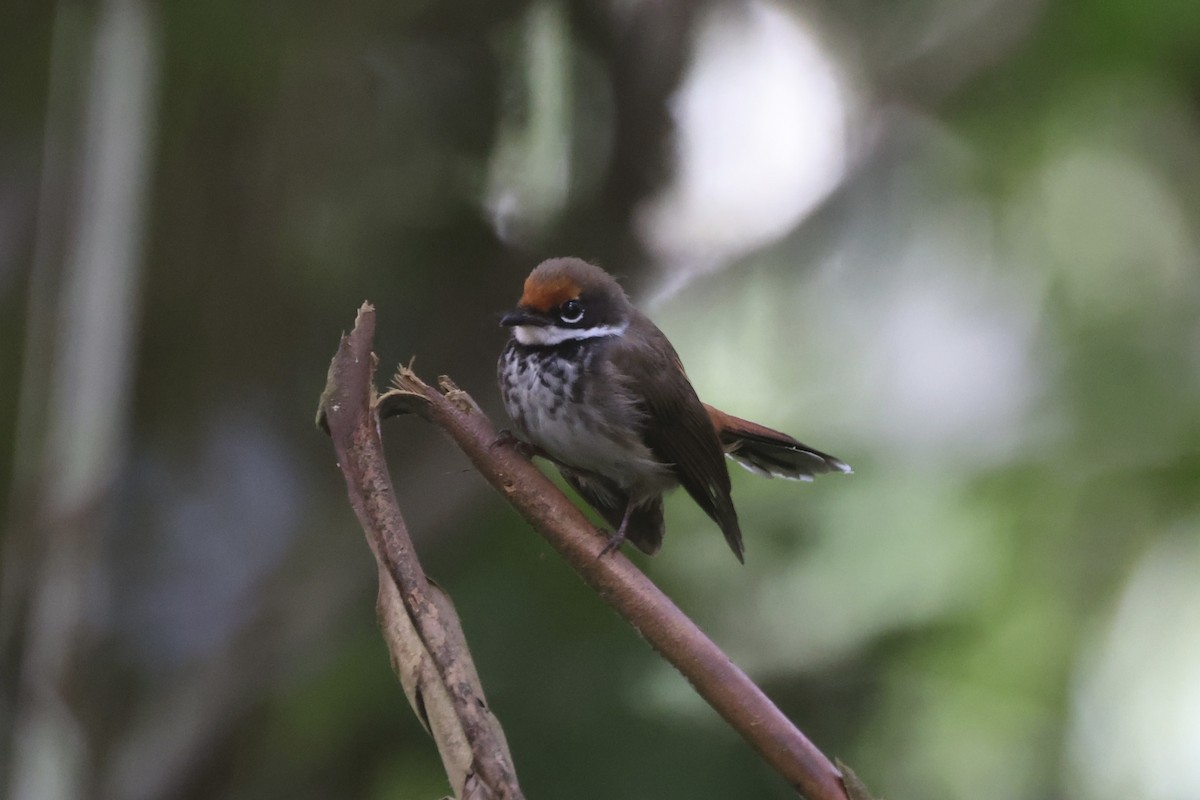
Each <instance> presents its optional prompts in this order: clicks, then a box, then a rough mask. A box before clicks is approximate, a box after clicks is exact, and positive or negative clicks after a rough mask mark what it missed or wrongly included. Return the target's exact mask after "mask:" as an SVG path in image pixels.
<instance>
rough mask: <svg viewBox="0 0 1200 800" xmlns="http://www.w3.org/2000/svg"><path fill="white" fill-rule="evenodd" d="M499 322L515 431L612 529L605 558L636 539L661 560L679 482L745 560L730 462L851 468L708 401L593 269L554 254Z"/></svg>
mask: <svg viewBox="0 0 1200 800" xmlns="http://www.w3.org/2000/svg"><path fill="white" fill-rule="evenodd" d="M500 324H501V325H502V326H504V327H507V328H510V329H511V330H512V337H511V338H510V340H509V342H508V345H507V346H506V347H505V348H504V352H503V353H502V354H501V356H500V363H499V366H498V373H499V382H500V394H501V396H502V397H503V399H504V407H505V409H506V410H507V411H508V415H509V416H510V417H511V418H512V421H513V424H514V425H515V427H516V433H517V434H518V436H520V438H521V439H523V440H525V441H526V442H528V443H529V444H530V445H532V446H533V448H534V449H535V452H538V453H540V454H541V455H544V456H546V457H547V458H549V459H550V460H552V461H553V462H554V463H555V464H556V465H557V467H558V469H559V472H561V473H562V476H563V478H564V479H566V481H567V483H569V484H570V485H571V486H572V487H573V488H574V489H575V491H577V492H578V493H579V494H580V495H581V496H582V497H583V498H584V499H585V500H587V501H588V503H590V504H591V505H592V507H593V508H595V509H596V510H597V511H598V512H600V515H601V516H603V517H604V519H606V520H607V521H608V522H609V524H611V525H612V526H613V528H614V529H615V532H614V533H613V535H612V537H611V538H610V539H609V540H608V543H607V544H606V545H605V547H604V550H603V551H602V553H601V554H604V553H608V552H611V551H613V550H615V549H616V548H618V547H620V546H621V543H622V542H623V541H625V539H629V540H630V541H631V542H633V543H634V544H635V545H637V546H638V548H640V549H641V550H642V551H644V552H646V553H654V552H656V551H657V550H658V549H659V547H660V546H661V545H662V539H663V502H662V497H663V492H665V491H667V490H668V489H672V488H674V487H675V486H678V485H680V484H682V485H683V488H684V489H686V490H687V492H688V494H690V495H691V496H692V499H693V500H695V501H696V503H697V504H698V505H699V506H700V507H701V508H702V509H704V511H705V513H706V514H708V516H710V517H712V519H713V521H714V522H716V523H717V525H719V526H720V528H721V532H722V533H724V534H725V541H727V542H728V543H729V547H730V548H731V549H732V550H733V553H734V555H736V556H737V558H738V561H743V560H744V559H743V554H744V552H745V548H744V546H743V544H742V532H741V529H740V528H739V527H738V519H737V512H736V511H735V510H734V508H733V499H732V498H731V497H730V495H729V492H730V485H729V471H728V470H727V469H726V467H725V456H726V455H728V456H729V457H730V458H733V459H734V460H736V461H738V462H739V463H741V464H742V465H743V466H744V467H746V468H747V469H749V470H750V471H751V472H755V473H758V474H760V475H766V476H768V477H770V476H774V475H779V476H781V477H785V478H792V479H795V480H812V477H813V476H814V475H816V474H819V473H823V472H850V467H849V466H847V465H846V464H845V463H844V462H843V461H841V460H839V459H837V458H834V457H833V456H831V455H828V454H826V453H822V452H821V451H819V450H814V449H813V448H811V447H809V446H808V445H804V444H801V443H800V442H798V441H796V440H795V439H793V438H792V437H790V436H788V435H787V434H785V433H780V432H778V431H774V430H771V429H770V428H766V427H763V426H762V425H758V424H756V423H753V422H748V421H746V420H744V419H739V418H738V417H735V416H732V415H730V414H726V413H724V412H722V411H718V410H717V409H715V408H713V407H712V406H709V405H707V404H705V403H702V402H700V398H699V397H697V396H696V391H695V389H693V388H692V384H691V381H689V380H688V377H687V374H686V373H685V372H684V370H683V364H682V363H680V360H679V356H678V355H677V354H676V353H675V348H673V347H672V346H671V343H670V342H669V341H667V337H666V336H665V335H664V334H663V332H662V331H660V330H659V329H658V328H657V327H656V326H655V324H654V323H653V322H651V321H650V320H649V319H647V318H646V317H645V316H644V315H643V314H642V313H641V312H640V311H638V310H637V309H636V308H634V307H633V304H632V303H631V302H630V301H629V298H628V297H627V296H626V294H625V292H624V290H622V289H621V286H620V284H618V283H617V282H616V280H615V279H614V278H613V277H612V276H611V275H609V274H608V273H607V272H605V271H604V270H602V269H601V268H600V267H597V266H595V265H594V264H589V263H588V262H586V261H583V260H581V259H578V258H552V259H550V260H548V261H543V262H542V263H541V264H539V265H538V266H537V267H536V268H535V269H534V270H533V272H531V273H530V275H529V277H528V278H527V279H526V280H525V291H524V294H522V295H521V299H520V301H519V302H518V304H517V307H516V308H515V309H513V310H512V311H510V312H508V313H507V314H505V315H504V318H503V319H501V321H500Z"/></svg>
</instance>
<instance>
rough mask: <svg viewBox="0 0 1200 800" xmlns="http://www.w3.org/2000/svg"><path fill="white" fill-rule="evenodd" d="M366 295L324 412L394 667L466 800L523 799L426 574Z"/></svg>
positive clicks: (458, 635)
mask: <svg viewBox="0 0 1200 800" xmlns="http://www.w3.org/2000/svg"><path fill="white" fill-rule="evenodd" d="M374 332H375V312H374V309H373V308H371V307H370V306H369V305H366V304H364V305H363V307H362V308H361V309H359V313H358V318H357V319H356V321H355V326H354V330H353V331H352V332H351V333H350V335H349V336H343V337H342V341H341V344H340V345H339V347H338V352H337V355H336V356H335V357H334V359H333V363H332V364H330V367H329V377H328V381H327V383H326V386H325V391H324V393H323V394H322V395H321V404H320V408H319V410H318V412H317V421H318V424H320V425H321V426H322V427H324V428H325V429H326V430H327V431H328V432H329V434H330V436H331V437H332V439H333V446H334V450H335V451H336V452H337V456H338V466H339V467H341V469H342V472H343V474H344V475H345V478H346V488H347V491H348V493H349V496H350V504H351V506H352V507H353V508H354V513H355V515H357V517H358V520H359V523H360V524H361V525H362V527H363V531H364V532H365V533H366V535H367V542H368V544H370V546H371V551H372V552H373V553H374V554H375V559H376V561H377V563H378V567H379V594H378V600H377V608H378V613H379V625H380V629H381V630H382V632H383V636H384V639H385V640H386V642H387V646H388V651H389V652H390V654H391V661H392V668H393V669H394V670H395V672H396V675H397V676H398V677H399V678H400V683H401V685H402V686H403V687H404V693H405V695H406V696H407V697H408V699H409V702H410V703H411V704H412V707H413V710H414V711H415V712H416V714H417V716H418V718H420V720H421V722H422V724H424V725H425V727H426V729H427V730H428V731H429V732H430V734H431V735H432V736H433V738H434V741H435V742H436V743H437V747H438V752H439V753H440V754H441V757H442V763H443V765H444V766H445V769H446V775H447V777H448V778H449V779H450V785H451V786H452V787H453V789H454V793H455V797H457V798H459V800H490V799H491V798H496V800H521V798H522V797H523V795H522V794H521V789H520V787H519V786H518V784H517V777H516V772H515V770H514V768H513V763H512V756H511V755H510V753H509V751H508V744H507V742H506V741H505V739H504V734H503V732H502V731H501V729H500V725H499V723H498V722H497V721H496V719H495V717H493V716H492V713H491V711H490V710H489V709H488V707H487V702H486V700H485V699H484V695H483V688H482V686H481V685H480V682H479V676H478V675H477V673H476V671H475V665H474V663H473V662H472V660H471V653H470V650H469V649H468V648H467V643H466V639H465V637H464V636H463V633H462V626H461V624H460V623H459V620H458V614H457V613H456V612H455V610H454V606H453V605H452V604H451V603H450V600H449V598H448V597H446V595H445V593H443V592H442V591H441V589H440V588H438V587H437V586H436V585H434V584H433V583H431V582H430V581H429V580H428V578H426V576H425V573H424V571H423V570H422V569H421V565H420V562H419V561H418V560H417V556H416V552H415V551H414V549H413V545H412V540H411V539H410V538H409V535H408V530H407V528H406V527H405V525H404V519H403V517H402V516H401V515H400V509H399V507H398V506H397V504H396V497H395V493H394V491H393V489H392V483H391V478H390V477H389V475H388V472H387V464H386V462H385V460H384V456H383V445H382V442H381V441H380V438H379V423H378V416H377V415H376V413H375V400H376V398H375V391H374V386H373V382H372V381H373V377H374V371H375V358H374V356H373V355H372V353H371V340H372V338H373V336H374Z"/></svg>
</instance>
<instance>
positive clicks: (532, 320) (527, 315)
mask: <svg viewBox="0 0 1200 800" xmlns="http://www.w3.org/2000/svg"><path fill="white" fill-rule="evenodd" d="M549 324H550V320H548V319H546V318H545V317H543V316H542V315H540V314H534V313H532V312H530V311H529V310H528V309H524V308H514V309H513V310H512V311H510V312H508V313H507V314H505V315H504V316H503V317H501V318H500V327H502V328H514V327H516V326H517V325H536V326H539V327H543V326H546V325H549Z"/></svg>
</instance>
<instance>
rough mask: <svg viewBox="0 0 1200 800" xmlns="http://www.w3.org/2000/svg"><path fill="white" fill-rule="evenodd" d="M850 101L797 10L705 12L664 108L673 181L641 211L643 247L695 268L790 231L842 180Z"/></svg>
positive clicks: (759, 5)
mask: <svg viewBox="0 0 1200 800" xmlns="http://www.w3.org/2000/svg"><path fill="white" fill-rule="evenodd" d="M849 102H850V98H849V97H848V96H847V89H846V86H845V84H844V81H843V80H842V76H841V75H840V74H839V70H838V68H837V65H836V64H835V63H834V61H833V57H832V55H831V54H830V53H829V52H828V51H826V50H825V49H824V48H823V47H822V45H821V43H820V42H819V41H818V39H817V36H816V34H815V33H814V32H813V31H812V30H811V29H810V28H809V27H808V26H807V25H806V24H805V22H804V20H803V19H802V18H801V17H799V16H798V15H796V14H794V13H792V12H790V11H786V10H784V9H783V8H781V7H780V6H778V5H776V4H774V3H770V2H761V1H760V2H750V3H748V4H746V5H745V6H739V7H737V8H730V7H726V6H721V7H720V8H718V9H717V10H715V11H713V12H712V13H710V14H709V15H708V18H707V19H706V20H705V21H704V23H703V24H702V25H701V26H700V31H699V34H698V41H697V43H696V51H695V61H694V63H693V65H692V68H691V71H690V73H689V74H688V75H687V76H686V78H685V79H684V81H683V84H682V86H681V88H680V90H679V93H678V94H677V95H676V97H675V98H674V102H673V105H672V111H673V113H674V116H675V120H676V124H677V126H678V163H677V171H676V174H675V181H674V183H672V184H671V185H670V186H668V187H667V188H666V190H665V191H664V192H663V193H662V194H661V195H660V196H659V197H657V198H655V199H653V200H652V201H650V202H649V203H648V204H647V205H646V206H644V207H643V208H642V209H641V212H640V215H639V219H638V227H639V231H640V234H641V236H642V238H643V240H644V241H645V243H646V246H647V247H648V248H649V249H650V250H651V251H652V252H653V253H655V254H656V255H657V256H658V257H659V258H660V259H661V260H663V261H665V262H668V263H672V264H681V265H688V266H692V267H701V268H703V267H711V266H714V265H717V264H719V263H721V262H722V261H724V260H726V259H729V258H732V257H735V256H737V255H739V254H741V253H745V252H747V251H750V250H752V249H754V248H757V247H761V246H763V245H765V244H768V243H770V242H772V241H774V240H775V239H778V238H779V237H781V236H783V235H785V234H786V233H788V232H789V231H790V230H791V229H792V228H793V227H794V226H795V225H796V224H797V223H798V222H799V221H800V220H801V219H803V217H804V216H805V215H806V214H807V213H808V212H810V211H811V210H812V209H813V207H814V206H816V205H817V204H818V203H819V202H820V201H821V200H822V199H824V198H825V197H826V196H827V195H828V194H829V193H830V192H831V191H832V190H833V188H834V187H835V186H837V184H838V182H839V181H840V180H841V178H842V175H843V173H844V171H845V167H846V161H847V117H848V113H849V111H848V104H849Z"/></svg>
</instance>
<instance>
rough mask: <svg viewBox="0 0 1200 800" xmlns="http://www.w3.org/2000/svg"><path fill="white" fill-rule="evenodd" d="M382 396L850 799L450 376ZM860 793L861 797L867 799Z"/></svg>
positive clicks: (757, 741) (819, 791) (735, 671)
mask: <svg viewBox="0 0 1200 800" xmlns="http://www.w3.org/2000/svg"><path fill="white" fill-rule="evenodd" d="M394 383H395V386H396V388H395V389H394V390H392V391H389V392H387V393H386V394H384V395H383V396H382V397H381V398H380V399H379V414H380V417H381V418H383V417H387V416H391V415H393V414H401V413H417V414H419V415H420V416H422V417H424V418H425V419H427V420H429V421H430V422H433V423H434V424H436V425H438V426H439V427H441V428H443V429H444V430H445V431H446V432H447V433H449V434H450V436H451V437H452V438H453V439H454V441H455V443H457V444H458V446H459V447H460V448H462V450H463V452H465V453H466V454H467V456H468V458H470V459H471V462H472V463H473V464H474V465H475V468H476V469H478V470H479V472H480V473H481V474H482V475H483V476H484V478H486V479H487V480H488V482H490V483H491V484H492V485H493V486H494V487H495V488H496V489H497V490H498V491H500V493H501V494H503V495H504V496H505V497H506V498H507V499H508V501H509V502H510V503H511V504H512V505H513V506H514V507H515V508H516V509H517V511H519V512H520V513H521V515H522V516H524V517H525V518H526V519H527V520H528V521H529V522H530V524H532V525H533V527H534V528H535V529H536V530H537V531H538V532H539V533H540V534H542V536H544V537H545V538H546V540H547V541H548V542H550V544H551V545H553V547H554V548H555V549H556V550H558V552H559V553H561V554H562V556H563V557H564V558H566V560H567V561H568V562H569V563H570V564H571V566H572V567H573V568H574V569H575V571H576V572H578V573H579V575H580V576H581V577H582V578H583V580H584V581H585V582H586V583H587V584H588V585H589V586H591V587H592V588H593V589H595V590H596V592H597V593H598V594H599V595H600V597H601V599H603V600H604V602H606V603H608V604H609V605H610V606H612V607H613V608H614V609H616V610H617V612H618V613H620V614H621V616H623V617H624V618H625V619H626V620H627V621H628V622H629V623H630V624H631V625H633V626H634V627H635V628H636V629H637V630H638V632H639V633H641V634H642V636H643V637H645V639H646V640H647V641H648V642H650V644H651V645H652V646H653V647H654V648H655V649H656V650H658V651H659V653H661V654H662V655H663V656H664V657H665V658H666V659H667V660H668V661H670V662H671V664H673V665H674V666H675V668H676V669H678V670H679V671H680V672H681V673H682V674H683V675H684V677H685V678H687V679H688V681H689V682H690V683H691V684H692V686H693V687H695V689H696V691H697V692H699V693H700V696H701V697H703V698H704V699H705V700H706V701H707V702H708V703H709V704H710V705H711V706H712V707H713V708H714V709H715V710H716V711H717V713H719V714H720V715H721V716H722V717H724V718H725V720H726V721H727V722H728V723H729V724H730V725H732V726H733V727H734V728H735V729H736V730H737V731H738V732H739V733H741V734H742V736H743V737H744V738H745V739H746V740H747V741H748V742H749V743H750V744H751V745H752V746H753V747H754V748H755V749H756V750H758V752H759V753H760V754H761V755H762V757H763V758H764V759H765V760H766V761H767V763H768V764H770V765H771V766H772V767H774V768H775V770H777V771H778V772H779V773H780V774H781V775H782V776H783V777H784V778H785V779H787V781H788V782H789V783H790V784H791V785H792V786H793V787H794V788H795V789H796V790H797V791H799V792H802V793H803V794H804V795H805V796H807V797H808V798H810V800H848V794H847V790H846V787H845V786H844V785H843V780H842V774H841V772H839V770H838V769H837V768H836V767H835V766H834V765H833V764H832V763H830V761H829V759H827V758H826V757H825V756H824V755H823V754H822V753H821V752H820V751H819V750H818V749H817V748H816V747H815V746H814V745H813V744H812V742H810V741H809V740H808V739H807V738H806V737H805V736H804V734H803V733H801V732H800V731H799V730H798V729H797V728H796V727H795V726H794V725H793V724H792V723H791V721H790V720H789V719H788V718H787V717H786V716H784V715H783V713H782V712H781V711H780V710H779V709H778V708H776V706H775V704H774V703H772V702H771V700H770V699H769V698H768V697H767V696H766V695H765V694H763V692H762V690H761V689H759V688H758V686H756V685H755V684H754V683H753V682H752V681H751V680H750V679H749V678H748V677H747V676H746V674H745V673H744V672H742V671H741V670H740V669H739V668H738V667H737V666H736V665H734V664H733V662H732V661H730V660H729V657H728V656H726V655H725V653H723V652H722V651H721V650H720V648H718V647H717V646H716V645H715V644H714V643H713V642H712V640H711V639H709V638H708V637H707V636H705V634H704V633H703V632H702V631H701V630H700V629H699V628H698V627H697V626H696V624H695V623H693V622H692V621H691V620H690V619H689V618H688V617H687V616H686V615H685V614H684V613H683V612H682V611H680V610H679V609H678V608H677V607H676V606H675V604H674V603H672V602H671V600H670V599H669V598H668V597H667V596H666V595H664V594H663V593H662V592H661V591H660V590H659V589H658V587H657V586H655V585H654V584H653V583H652V582H651V581H650V580H649V579H648V578H647V577H646V576H645V575H644V574H643V573H642V572H641V571H640V570H639V569H638V568H637V567H636V566H635V565H634V564H633V563H632V562H631V561H629V560H628V559H627V558H625V556H624V555H622V554H620V553H619V552H618V553H613V554H611V555H606V556H605V557H603V558H600V557H599V556H600V551H601V548H602V547H603V546H604V544H605V542H606V536H604V535H603V534H601V533H598V532H597V530H596V528H595V527H593V526H592V525H591V524H590V523H589V522H588V521H587V519H586V518H585V517H584V515H583V513H582V512H580V510H579V509H578V508H576V507H575V505H574V504H572V503H571V501H570V500H569V499H568V498H567V497H566V496H564V495H563V493H562V492H560V491H559V490H558V488H557V487H556V486H555V485H554V484H553V483H552V482H551V481H550V480H549V479H548V478H547V477H546V476H545V475H543V474H542V473H541V471H539V470H538V469H537V467H535V466H534V465H533V464H532V463H531V462H530V461H529V460H528V459H526V458H525V457H523V456H522V455H521V454H520V453H519V452H518V450H517V449H516V448H515V447H513V446H512V444H511V443H508V442H506V441H504V440H502V439H501V438H499V437H497V434H496V431H495V429H494V428H493V427H492V424H491V422H490V421H489V420H488V419H487V417H486V416H485V415H484V414H483V413H482V412H481V411H480V410H479V407H478V406H477V405H476V403H475V401H474V400H473V399H472V398H471V397H470V396H469V395H468V394H467V393H466V392H464V391H462V390H461V389H459V388H458V387H456V386H455V385H454V384H453V382H451V381H450V379H449V378H446V377H442V378H441V379H440V380H439V386H440V391H439V390H438V389H434V388H433V387H431V386H428V385H427V384H425V383H424V382H423V381H421V379H420V378H418V377H417V376H416V374H415V373H414V372H413V371H412V370H411V369H409V368H401V369H400V371H399V372H398V373H397V375H396V377H395V379H394ZM859 797H861V795H859Z"/></svg>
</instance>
